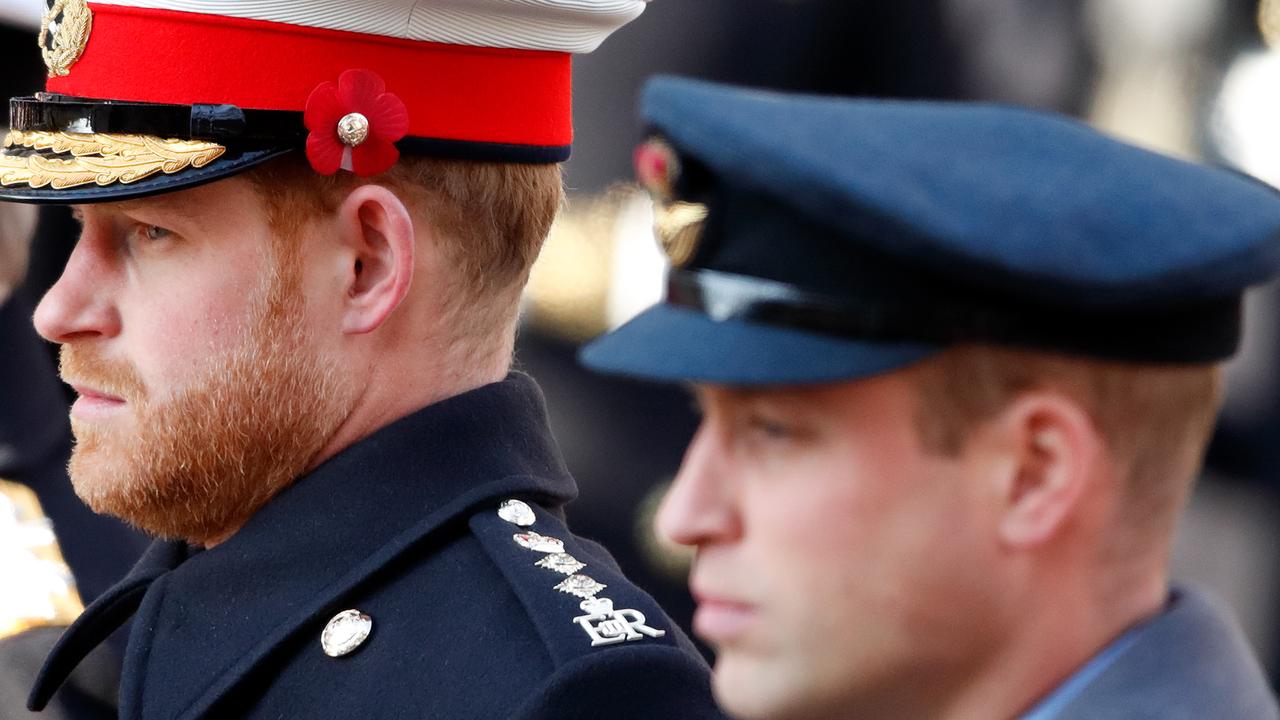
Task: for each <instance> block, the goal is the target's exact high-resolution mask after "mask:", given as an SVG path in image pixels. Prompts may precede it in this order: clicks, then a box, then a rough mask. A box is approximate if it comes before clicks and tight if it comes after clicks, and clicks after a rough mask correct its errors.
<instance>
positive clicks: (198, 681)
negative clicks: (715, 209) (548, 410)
mask: <svg viewBox="0 0 1280 720" xmlns="http://www.w3.org/2000/svg"><path fill="white" fill-rule="evenodd" d="M154 5H155V4H154V3H150V2H123V3H114V4H94V5H92V6H91V5H87V4H85V3H84V2H82V1H81V0H61V1H60V2H59V3H57V4H56V5H54V6H53V7H52V9H51V10H50V12H49V13H48V14H47V17H46V23H45V25H44V29H43V30H42V32H41V36H40V43H41V47H42V49H43V50H44V58H45V61H46V63H47V65H48V69H49V74H50V79H49V81H48V85H47V92H46V93H41V94H38V95H36V96H34V97H30V98H15V99H14V100H13V101H12V107H11V111H12V116H13V120H14V123H13V125H14V132H12V133H11V134H10V136H9V138H8V139H7V142H6V147H5V150H4V151H3V153H2V154H0V197H4V198H6V199H10V200H16V201H22V202H39V203H65V204H70V205H72V206H73V207H74V208H75V212H76V215H77V217H78V219H79V221H80V223H81V225H82V232H81V236H80V239H79V241H78V243H77V245H76V247H75V249H74V251H73V252H72V254H71V257H70V259H69V260H68V262H67V266H66V269H65V271H64V273H63V275H62V277H61V278H60V279H59V280H58V282H57V283H56V284H55V285H54V286H53V287H52V288H51V289H50V290H49V291H48V293H47V295H46V296H45V297H44V299H43V300H42V301H41V303H40V305H39V307H38V308H37V309H36V312H35V324H36V327H37V329H38V330H39V332H40V333H41V334H42V335H44V337H45V338H47V339H49V340H51V341H54V342H57V343H59V344H61V346H62V367H61V371H62V375H63V377H64V379H65V380H66V381H67V382H68V383H69V384H71V386H72V387H73V388H74V389H75V391H76V392H77V394H78V396H79V397H78V399H77V400H76V403H75V405H74V407H73V408H72V411H71V416H72V426H73V430H74V433H75V436H76V440H77V444H76V446H75V449H74V452H73V456H72V458H71V462H70V474H71V477H72V482H73V484H74V486H75V489H76V491H77V493H78V494H79V495H80V496H81V497H82V498H83V499H84V500H85V501H86V502H87V503H89V505H90V506H92V507H93V508H94V509H95V510H98V511H99V512H103V513H108V514H111V515H115V516H118V517H121V518H123V519H125V520H127V521H128V522H130V523H132V524H134V525H135V526H137V527H139V528H142V529H144V530H146V531H148V532H150V533H152V534H154V535H156V536H158V537H159V538H160V539H159V540H157V542H156V543H155V544H154V545H152V546H151V548H150V549H149V550H148V552H147V554H146V555H145V556H144V557H143V559H142V560H141V561H140V562H139V564H138V565H137V566H136V567H135V568H134V569H133V570H132V571H131V572H130V573H129V575H128V576H127V577H126V578H124V579H123V580H122V581H121V582H120V583H119V584H117V585H116V586H115V587H113V588H112V589H111V590H109V591H107V592H106V593H105V594H103V595H102V596H101V597H100V598H98V599H97V600H96V601H95V602H94V603H92V604H91V605H90V606H89V607H88V608H87V609H86V610H85V612H84V613H83V615H82V616H81V617H80V618H79V619H78V620H77V621H76V622H75V624H74V625H73V626H72V627H71V628H70V629H69V630H68V631H67V633H66V635H65V636H64V637H63V638H62V640H61V641H60V643H59V645H58V646H57V647H56V648H55V649H54V651H53V653H52V654H51V655H50V656H49V658H48V660H47V661H46V663H45V666H44V668H43V670H42V671H41V674H40V676H39V678H38V679H37V681H36V683H35V686H34V688H33V689H32V693H31V697H30V701H29V705H30V707H31V708H32V709H39V708H41V707H43V706H44V705H46V703H48V702H49V700H50V698H51V696H52V695H53V693H54V692H55V691H57V689H58V687H59V685H60V684H61V683H62V682H63V681H64V680H65V678H66V677H67V676H68V674H69V673H70V672H71V671H72V669H73V668H74V667H75V666H76V665H77V663H78V662H80V660H81V659H82V658H83V657H84V656H85V654H86V653H87V652H88V651H89V650H91V649H92V648H93V647H94V646H96V645H98V644H99V643H101V642H102V641H103V639H104V638H106V637H107V636H109V635H110V634H111V633H113V632H114V631H115V630H116V629H117V628H119V627H120V626H121V625H122V624H123V623H124V622H125V621H127V620H128V619H130V618H132V619H133V623H132V627H131V630H130V632H129V639H128V645H127V650H126V656H125V660H124V666H123V671H122V680H121V683H120V698H119V702H120V716H121V717H122V718H160V717H163V718H171V717H172V718H179V717H180V718H191V719H194V718H223V717H236V718H279V717H308V718H330V717H332V718H349V717H442V718H477V719H480V718H483V719H485V720H488V719H491V718H499V717H502V718H527V719H530V720H532V719H533V718H589V717H598V716H600V715H608V716H610V717H635V718H653V717H685V718H715V717H719V713H718V711H717V710H716V709H715V707H714V704H713V703H712V701H711V697H710V692H709V687H708V677H707V671H706V668H705V666H704V665H703V663H702V662H701V659H700V658H699V656H698V654H697V652H696V651H695V650H694V648H693V647H692V645H691V644H690V643H689V641H688V639H687V638H686V637H684V636H683V635H682V634H681V633H680V631H679V630H678V629H677V628H675V627H674V626H673V625H672V623H671V621H670V620H669V618H667V617H666V616H665V615H664V614H663V612H662V610H661V609H660V608H659V607H657V606H656V604H655V603H654V602H653V600H652V599H651V598H649V597H648V596H647V595H646V594H645V593H644V592H643V591H641V590H640V589H639V588H637V587H635V586H634V585H632V584H631V583H630V582H628V580H627V579H626V578H625V577H624V576H622V575H621V573H620V572H619V570H618V568H617V565H616V563H614V562H613V560H612V558H610V557H609V555H608V553H607V552H606V551H605V550H603V549H602V548H600V547H599V546H597V545H595V544H593V543H591V542H589V541H586V540H582V539H579V538H577V537H575V536H573V535H572V534H571V533H570V532H569V531H568V529H567V528H566V526H565V524H564V523H565V520H564V509H563V508H564V505H565V504H566V503H567V502H568V501H569V500H571V499H572V497H573V495H574V493H575V487H574V484H573V480H572V478H570V477H569V475H568V474H567V472H566V470H565V468H564V467H563V463H562V462H561V460H560V457H559V454H558V451H557V449H556V447H555V445H554V443H553V441H552V440H551V438H550V437H549V435H548V431H547V423H546V418H545V411H544V408H543V403H542V397H541V394H540V392H539V391H538V389H537V387H536V386H535V385H534V384H533V382H532V380H530V379H529V378H528V377H526V376H524V375H522V374H519V373H513V372H511V371H510V365H511V353H512V346H513V342H514V330H515V325H516V321H517V311H518V302H519V297H520V292H521V289H522V287H523V284H524V282H525V280H526V278H527V276H528V272H529V268H530V265H531V264H532V262H533V260H534V258H535V257H536V256H537V253H538V250H539V248H540V245H541V243H542V241H543V239H544V237H545V236H546V234H547V232H548V229H549V227H550V225H551V222H552V220H553V218H554V216H555V213H556V211H557V209H558V207H559V205H560V202H561V199H562V190H561V184H560V174H559V167H558V165H557V164H556V163H557V162H559V161H561V160H563V159H564V158H565V157H566V156H567V153H568V143H569V138H570V135H571V128H570V125H569V107H570V103H569V94H568V93H569V85H568V83H569V69H570V67H569V53H570V52H585V51H589V50H590V49H592V48H594V47H595V45H596V44H598V43H599V42H601V41H602V40H603V39H604V37H605V36H606V35H607V34H608V33H609V32H611V31H612V30H613V29H615V28H616V27H618V26H620V25H622V24H624V23H625V22H627V21H628V20H630V19H631V18H633V17H634V16H636V15H637V14H639V12H640V11H641V10H642V8H643V3H642V2H614V1H610V2H604V1H600V2H596V1H595V0H591V1H589V2H565V1H564V0H538V1H537V2H534V3H528V2H523V1H522V2H505V1H504V2H496V3H495V2H491V1H485V2H466V3H462V4H461V5H460V4H459V3H454V2H450V3H432V2H428V3H423V2H407V1H406V2H403V3H400V2H392V3H382V4H379V5H377V6H376V7H373V6H369V5H366V4H351V3H345V2H342V1H341V0H332V1H331V2H328V1H326V2H312V3H294V4H288V3H285V4H272V5H271V7H267V6H266V5H264V4H257V5H255V6H254V7H248V6H245V7H241V5H243V4H228V5H227V6H226V7H225V8H224V9H225V11H226V13H227V15H214V14H207V13H197V12H193V11H194V10H197V9H205V10H207V6H206V5H204V4H199V3H191V2H186V1H185V0H175V1H174V2H171V3H166V4H165V6H164V7H163V8H162V9H156V8H155V7H154ZM232 5H234V7H232ZM138 38H149V39H150V41H149V42H141V43H140V42H138ZM264 69H266V70H265V71H264ZM89 98H93V99H89Z"/></svg>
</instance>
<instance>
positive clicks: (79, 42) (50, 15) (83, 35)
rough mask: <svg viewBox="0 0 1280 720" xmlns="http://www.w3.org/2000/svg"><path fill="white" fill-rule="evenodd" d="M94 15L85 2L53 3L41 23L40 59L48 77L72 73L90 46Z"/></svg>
mask: <svg viewBox="0 0 1280 720" xmlns="http://www.w3.org/2000/svg"><path fill="white" fill-rule="evenodd" d="M92 29H93V12H92V11H91V10H89V5H88V4H86V3H85V0H52V1H51V2H49V5H48V7H47V8H46V9H45V11H44V17H42V18H41V19H40V55H41V56H43V57H44V65H45V67H46V68H48V69H49V77H58V76H59V75H66V74H68V73H70V72H71V66H72V65H74V64H75V62H76V61H77V60H79V59H80V56H81V55H82V54H83V53H84V48H85V46H86V45H88V44H89V32H90V31H91V30H92Z"/></svg>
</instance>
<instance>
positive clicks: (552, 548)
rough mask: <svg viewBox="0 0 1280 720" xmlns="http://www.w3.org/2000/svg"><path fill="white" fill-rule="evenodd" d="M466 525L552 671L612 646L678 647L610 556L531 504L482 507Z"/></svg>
mask: <svg viewBox="0 0 1280 720" xmlns="http://www.w3.org/2000/svg"><path fill="white" fill-rule="evenodd" d="M470 527H471V531H472V533H474V535H475V536H476V538H477V539H479V541H480V544H481V545H482V546H483V547H484V549H485V551H486V552H487V553H488V554H489V556H490V557H491V558H492V559H493V562H494V564H495V565H497V567H498V569H499V570H500V571H501V572H502V574H503V575H504V577H506V579H507V582H509V583H510V584H511V587H512V590H513V592H514V593H515V595H516V597H518V598H519V599H520V602H521V603H522V604H523V605H524V608H525V610H526V611H527V612H528V614H529V618H530V620H531V621H532V622H533V624H534V625H535V626H536V628H537V631H538V634H539V635H540V636H541V637H542V641H543V643H544V644H545V645H546V647H547V651H548V652H549V654H550V655H551V658H552V660H553V662H555V663H556V665H557V666H559V665H562V664H564V663H566V662H569V661H571V660H574V659H576V658H578V657H581V656H583V655H586V654H588V653H591V652H598V651H601V650H605V649H608V648H613V647H628V646H635V645H648V644H661V645H678V637H679V631H678V630H676V628H675V625H674V623H672V622H671V619H670V618H668V617H667V615H666V613H664V612H663V611H662V609H661V608H660V607H659V606H658V603H657V602H656V601H655V600H654V599H653V598H652V597H650V596H649V595H648V594H647V593H645V592H644V591H643V590H641V589H640V588H638V587H636V586H635V585H634V584H632V583H631V581H630V580H627V578H626V577H624V576H623V575H622V573H621V571H620V570H618V566H617V564H616V563H615V562H614V560H613V558H612V557H610V556H609V555H608V554H607V553H605V552H604V551H603V549H601V548H600V546H599V545H596V544H595V543H592V542H590V541H587V540H583V539H581V538H578V537H575V536H573V535H571V534H570V533H569V530H568V528H567V527H566V526H565V524H564V522H563V521H562V520H561V519H560V518H558V517H557V516H555V515H554V514H552V513H550V512H548V511H547V510H545V509H544V508H541V507H539V506H538V505H537V504H536V503H534V502H533V501H531V500H530V501H525V500H518V499H509V500H504V501H502V503H501V504H500V505H499V504H495V505H494V506H492V507H488V508H482V509H480V510H479V511H478V512H477V513H476V514H474V515H473V516H472V517H471V520H470Z"/></svg>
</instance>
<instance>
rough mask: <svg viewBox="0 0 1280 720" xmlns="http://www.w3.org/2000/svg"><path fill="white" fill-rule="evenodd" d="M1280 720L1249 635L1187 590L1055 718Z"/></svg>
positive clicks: (1221, 610)
mask: <svg viewBox="0 0 1280 720" xmlns="http://www.w3.org/2000/svg"><path fill="white" fill-rule="evenodd" d="M1130 713H1132V714H1134V715H1141V716H1142V717H1160V718H1200V717H1213V718H1222V719H1223V720H1237V719H1238V720H1246V719H1247V720H1254V719H1256V718H1278V717H1280V713H1278V712H1277V707H1276V700H1275V696H1274V695H1273V694H1272V693H1271V690H1270V689H1269V686H1268V683H1267V680H1266V677H1265V676H1264V675H1263V673H1262V669H1261V667H1260V666H1259V665H1258V661H1257V660H1256V659H1255V658H1254V656H1253V652H1252V651H1251V650H1250V649H1249V645H1248V642H1247V641H1246V640H1245V637H1244V633H1243V632H1242V631H1241V630H1240V627H1239V626H1238V625H1237V624H1236V623H1235V621H1234V620H1233V619H1232V618H1231V616H1230V614H1229V613H1228V612H1227V611H1226V610H1225V609H1224V608H1222V607H1221V606H1220V605H1219V604H1218V603H1217V602H1216V601H1214V600H1212V599H1211V598H1209V597H1208V596H1206V595H1205V594H1204V593H1202V592H1200V591H1197V590H1195V589H1194V588H1189V587H1179V588H1177V589H1175V590H1174V591H1173V593H1172V594H1171V596H1170V601H1169V605H1168V606H1167V607H1166V609H1165V611H1164V612H1162V613H1161V614H1159V615H1157V616H1156V617H1154V618H1152V619H1151V620H1150V621H1148V622H1147V623H1146V624H1145V625H1144V626H1142V627H1141V628H1139V629H1138V630H1137V632H1136V633H1135V634H1134V636H1133V637H1132V638H1131V641H1130V642H1128V643H1127V644H1126V646H1125V647H1124V648H1123V650H1122V651H1121V652H1120V653H1119V654H1118V655H1117V657H1115V659H1114V660H1112V661H1111V662H1110V663H1109V664H1108V665H1107V667H1106V668H1105V669H1104V670H1103V671H1102V672H1101V673H1099V674H1098V675H1097V676H1096V677H1094V678H1093V679H1091V680H1090V681H1089V682H1088V683H1087V684H1086V685H1084V686H1083V687H1082V688H1081V689H1080V690H1079V692H1078V693H1077V694H1076V696H1075V698H1074V699H1073V700H1072V701H1071V702H1070V703H1068V704H1067V705H1066V706H1065V707H1064V708H1063V709H1062V710H1061V712H1060V713H1058V714H1055V715H1054V716H1053V717H1054V718H1055V720H1086V719H1087V718H1097V717H1121V716H1124V717H1127V716H1128V715H1129V714H1130Z"/></svg>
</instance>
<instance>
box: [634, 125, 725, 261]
mask: <svg viewBox="0 0 1280 720" xmlns="http://www.w3.org/2000/svg"><path fill="white" fill-rule="evenodd" d="M634 159H635V165H636V177H637V178H639V180H640V184H641V185H643V186H644V187H645V189H646V190H648V191H649V195H650V196H651V197H652V198H653V217H654V222H653V229H654V233H655V234H656V235H657V237H658V244H659V245H660V246H661V247H662V252H663V253H665V254H666V256H667V259H668V260H669V261H670V262H671V266H672V267H681V266H683V265H685V264H687V263H688V262H689V261H690V260H692V259H693V256H694V255H695V254H697V251H698V242H699V241H700V240H701V239H702V225H703V222H704V221H705V220H706V219H707V207H706V206H705V205H703V204H701V203H692V202H684V201H679V200H676V198H675V196H676V183H677V182H678V181H679V179H680V156H679V155H677V154H676V151H675V150H674V149H673V148H672V147H671V146H670V145H668V144H667V143H666V142H665V141H664V140H662V139H661V138H650V139H649V140H648V141H646V142H645V143H644V144H642V145H641V146H640V147H638V148H636V151H635V158H634Z"/></svg>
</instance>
